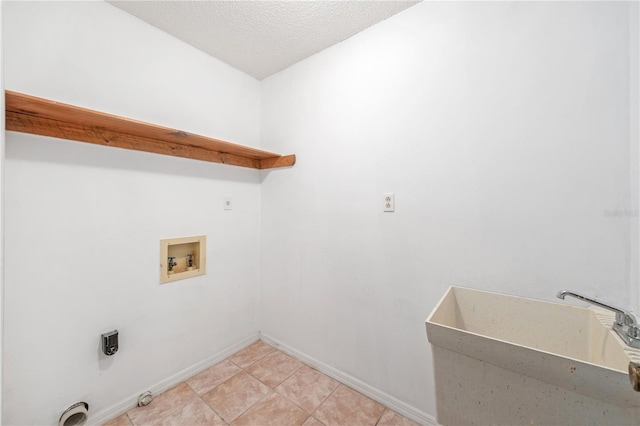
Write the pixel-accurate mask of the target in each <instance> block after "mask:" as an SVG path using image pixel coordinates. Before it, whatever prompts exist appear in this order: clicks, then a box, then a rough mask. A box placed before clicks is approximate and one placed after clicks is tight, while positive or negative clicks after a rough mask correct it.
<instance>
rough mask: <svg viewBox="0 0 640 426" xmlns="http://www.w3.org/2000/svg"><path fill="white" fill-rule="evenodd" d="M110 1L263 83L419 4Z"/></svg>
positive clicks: (383, 2)
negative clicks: (279, 72) (296, 64)
mask: <svg viewBox="0 0 640 426" xmlns="http://www.w3.org/2000/svg"><path fill="white" fill-rule="evenodd" d="M109 3H111V4H112V5H114V6H115V7H118V8H120V9H122V10H124V11H125V12H128V13H130V14H132V15H134V16H136V17H138V18H139V19H141V20H143V21H145V22H148V23H149V24H151V25H153V26H155V27H157V28H159V29H161V30H163V31H165V32H167V33H169V34H171V35H172V36H174V37H176V38H178V39H180V40H182V41H184V42H186V43H188V44H190V45H192V46H194V47H196V48H198V49H200V50H202V51H204V52H205V53H208V54H209V55H211V56H213V57H215V58H218V59H220V60H221V61H223V62H226V63H227V64H229V65H231V66H233V67H235V68H237V69H239V70H241V71H244V72H245V73H247V74H249V75H252V76H253V77H255V78H257V79H258V80H262V79H263V78H265V77H268V76H269V75H271V74H273V73H276V72H278V71H280V70H283V69H285V68H287V67H288V66H290V65H292V64H294V63H296V62H298V61H300V60H302V59H304V58H306V57H308V56H311V55H313V54H314V53H317V52H319V51H321V50H323V49H326V48H327V47H329V46H332V45H334V44H336V43H338V42H340V41H342V40H344V39H346V38H348V37H350V36H352V35H354V34H356V33H358V32H360V31H362V30H364V29H365V28H368V27H370V26H371V25H374V24H375V23H377V22H380V21H382V20H383V19H386V18H388V17H390V16H392V15H394V14H396V13H398V12H400V11H402V10H404V9H406V8H408V7H410V6H412V5H414V4H416V3H418V2H416V1H371V0H368V1H335V0H334V1H326V0H325V1H308V0H307V1H184V0H183V1H110V2H109Z"/></svg>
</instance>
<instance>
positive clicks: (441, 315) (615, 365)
mask: <svg viewBox="0 0 640 426" xmlns="http://www.w3.org/2000/svg"><path fill="white" fill-rule="evenodd" d="M613 321H614V314H613V313H610V312H609V311H606V310H603V309H601V308H581V307H576V306H572V305H569V304H565V303H551V302H544V301H539V300H532V299H527V298H522V297H516V296H509V295H503V294H497V293H492V292H487V291H480V290H473V289H467V288H461V287H450V288H449V289H448V290H447V292H446V293H445V295H444V296H443V298H442V299H441V300H440V302H439V303H438V305H437V306H436V307H435V308H434V310H433V312H432V313H431V315H430V316H429V318H428V319H427V321H426V328H427V336H428V339H429V342H430V343H431V344H432V348H433V353H434V368H435V377H436V401H437V405H438V421H439V422H441V423H443V424H450V423H451V424H453V423H458V424H486V423H493V424H495V423H509V424H529V423H530V422H534V423H543V424H544V423H563V424H572V423H573V424H589V423H593V424H626V423H628V424H640V393H637V392H635V391H634V390H633V389H632V387H631V385H630V383H629V378H628V372H627V368H628V365H629V361H631V360H635V361H636V362H638V361H639V360H640V351H638V350H637V349H632V348H629V347H627V346H626V345H625V344H624V342H622V340H620V338H619V337H618V336H617V335H616V334H615V332H614V331H613V330H612V329H611V325H612V324H613ZM478 370H479V371H481V372H482V373H480V372H479V371H478ZM474 377H475V379H474V380H476V381H477V383H471V382H470V380H471V379H472V378H474ZM523 383H526V385H525V384H523ZM470 387H471V388H473V389H475V390H474V391H473V392H472V391H470V390H469V388H470ZM487 392H488V393H489V395H495V397H487V396H479V395H480V394H486V393H487ZM494 400H495V401H494ZM507 401H509V402H508V403H507ZM478 403H479V404H480V405H481V406H482V405H484V406H486V408H488V409H487V410H483V413H485V414H486V413H488V414H486V416H488V417H483V414H479V412H478V410H477V408H478ZM585 404H586V405H587V406H588V408H586V409H585V408H584V405H585ZM465 406H468V407H473V409H470V408H465ZM465 410H466V411H468V413H467V414H465ZM501 412H504V415H501V414H500V413H501ZM598 412H600V415H598ZM441 413H442V415H441ZM602 413H605V414H602ZM598 416H600V417H598ZM610 422H611V423H610Z"/></svg>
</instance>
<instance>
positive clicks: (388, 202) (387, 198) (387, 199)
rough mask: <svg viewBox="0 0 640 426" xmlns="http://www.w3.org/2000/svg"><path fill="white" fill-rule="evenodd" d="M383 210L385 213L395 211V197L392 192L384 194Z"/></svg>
mask: <svg viewBox="0 0 640 426" xmlns="http://www.w3.org/2000/svg"><path fill="white" fill-rule="evenodd" d="M383 195H384V208H383V211H385V212H393V211H395V210H396V197H395V195H394V193H393V192H385V193H384V194H383Z"/></svg>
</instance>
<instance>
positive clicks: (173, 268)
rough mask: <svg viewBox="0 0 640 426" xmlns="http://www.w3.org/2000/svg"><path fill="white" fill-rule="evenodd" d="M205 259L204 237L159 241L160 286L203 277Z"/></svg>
mask: <svg viewBox="0 0 640 426" xmlns="http://www.w3.org/2000/svg"><path fill="white" fill-rule="evenodd" d="M206 258H207V237H206V235H198V236H195V237H182V238H168V239H164V240H160V284H165V283H170V282H173V281H177V280H182V279H185V278H191V277H197V276H198V275H204V274H205V272H206Z"/></svg>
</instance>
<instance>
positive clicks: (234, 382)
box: [202, 372, 271, 423]
mask: <svg viewBox="0 0 640 426" xmlns="http://www.w3.org/2000/svg"><path fill="white" fill-rule="evenodd" d="M270 390H271V389H269V388H268V387H267V386H266V385H264V384H263V383H261V382H260V381H258V380H256V379H255V378H253V377H251V376H250V375H248V374H247V373H245V372H241V373H238V374H236V375H235V376H233V377H232V378H230V379H229V380H227V381H226V382H224V383H222V384H220V385H218V386H216V387H215V388H213V389H212V390H210V391H209V392H207V393H205V394H204V395H202V399H203V400H204V401H205V402H206V403H207V404H209V406H210V407H211V408H213V409H214V410H215V411H216V412H217V413H218V414H220V415H221V416H222V418H223V419H224V420H225V421H226V422H227V423H231V422H232V421H234V420H235V419H236V418H237V417H238V416H239V415H240V414H242V413H244V412H245V411H246V410H247V409H249V407H251V406H252V405H253V404H255V403H256V402H258V401H259V400H260V399H262V398H263V397H264V396H265V395H266V394H268V393H269V392H270Z"/></svg>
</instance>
